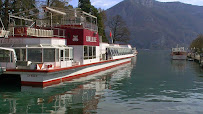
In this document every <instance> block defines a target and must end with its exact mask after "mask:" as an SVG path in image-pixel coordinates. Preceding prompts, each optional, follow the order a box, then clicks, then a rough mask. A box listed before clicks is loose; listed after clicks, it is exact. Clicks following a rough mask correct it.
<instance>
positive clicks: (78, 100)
mask: <svg viewBox="0 0 203 114" xmlns="http://www.w3.org/2000/svg"><path fill="white" fill-rule="evenodd" d="M135 62H136V59H132V63H131V64H126V65H122V66H119V67H116V68H113V69H110V70H107V71H103V72H100V73H97V74H94V75H90V76H87V77H81V78H78V79H73V80H72V81H69V82H64V83H61V84H59V85H55V86H52V87H47V88H36V87H28V86H22V87H20V89H19V88H18V87H19V85H16V87H14V88H13V89H14V90H15V91H14V90H12V89H9V88H12V87H13V86H8V85H3V86H1V88H4V91H0V113H96V111H97V109H98V104H99V102H100V100H101V99H102V98H103V97H104V94H105V91H106V90H108V89H110V88H111V84H112V83H111V82H112V80H113V82H116V81H122V80H125V79H126V78H129V77H130V75H131V73H129V72H131V70H132V69H133V67H134V66H135ZM117 76H118V77H117ZM5 84H6V83H5ZM14 86H15V85H14ZM17 88H18V89H17Z"/></svg>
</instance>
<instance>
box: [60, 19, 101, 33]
mask: <svg viewBox="0 0 203 114" xmlns="http://www.w3.org/2000/svg"><path fill="white" fill-rule="evenodd" d="M61 24H62V25H70V26H73V27H83V28H85V29H89V30H92V31H98V27H97V25H96V24H93V23H90V22H87V21H83V20H80V19H77V18H76V19H74V20H70V19H69V20H62V21H61Z"/></svg>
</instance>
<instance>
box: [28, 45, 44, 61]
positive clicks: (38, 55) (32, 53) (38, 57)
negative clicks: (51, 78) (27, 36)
mask: <svg viewBox="0 0 203 114" xmlns="http://www.w3.org/2000/svg"><path fill="white" fill-rule="evenodd" d="M28 61H32V62H42V49H33V48H31V49H28Z"/></svg>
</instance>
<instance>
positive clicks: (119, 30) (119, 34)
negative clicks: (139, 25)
mask: <svg viewBox="0 0 203 114" xmlns="http://www.w3.org/2000/svg"><path fill="white" fill-rule="evenodd" d="M108 25H109V28H110V30H111V32H112V40H113V43H115V42H123V43H128V41H129V40H130V38H129V36H130V32H129V30H128V28H127V26H126V24H125V22H124V21H123V19H122V17H121V16H120V15H116V16H114V17H112V18H111V19H110V21H109V22H108Z"/></svg>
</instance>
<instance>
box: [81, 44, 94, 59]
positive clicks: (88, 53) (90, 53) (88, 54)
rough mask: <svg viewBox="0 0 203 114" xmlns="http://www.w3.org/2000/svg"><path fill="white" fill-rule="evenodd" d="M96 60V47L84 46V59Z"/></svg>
mask: <svg viewBox="0 0 203 114" xmlns="http://www.w3.org/2000/svg"><path fill="white" fill-rule="evenodd" d="M94 58H96V46H84V59H94Z"/></svg>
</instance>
